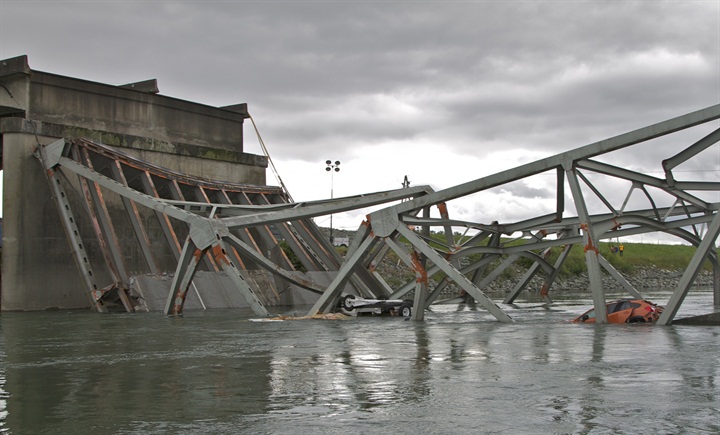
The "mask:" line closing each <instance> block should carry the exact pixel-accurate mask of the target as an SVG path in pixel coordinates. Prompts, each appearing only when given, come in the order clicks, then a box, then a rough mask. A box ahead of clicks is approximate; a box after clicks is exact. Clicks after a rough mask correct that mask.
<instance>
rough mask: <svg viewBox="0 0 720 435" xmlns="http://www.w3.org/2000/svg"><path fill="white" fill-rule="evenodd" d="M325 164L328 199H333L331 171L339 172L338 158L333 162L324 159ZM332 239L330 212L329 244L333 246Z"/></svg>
mask: <svg viewBox="0 0 720 435" xmlns="http://www.w3.org/2000/svg"><path fill="white" fill-rule="evenodd" d="M325 164H326V165H327V166H326V167H325V170H326V171H328V172H329V173H330V199H333V172H340V160H335V163H333V162H332V160H325ZM333 241H334V239H333V225H332V213H330V245H332V246H335V245H334V244H333Z"/></svg>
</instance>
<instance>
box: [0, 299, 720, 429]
mask: <svg viewBox="0 0 720 435" xmlns="http://www.w3.org/2000/svg"><path fill="white" fill-rule="evenodd" d="M517 306H518V309H517V310H516V312H514V313H513V317H514V318H515V319H516V323H515V324H510V325H508V324H501V323H499V322H497V321H495V320H494V318H492V316H491V315H489V314H487V313H486V312H485V311H483V310H481V309H478V310H477V311H471V310H467V309H464V310H460V311H458V310H457V307H456V306H447V307H438V308H434V309H433V311H432V312H430V313H428V315H427V316H426V321H425V322H422V323H420V322H405V321H402V320H401V319H398V318H363V319H355V320H350V321H342V322H333V321H290V322H267V323H254V322H248V321H247V320H248V318H249V316H252V314H251V313H248V314H240V315H238V312H237V311H227V312H215V313H186V316H185V317H183V318H171V319H168V318H166V317H164V316H161V315H154V314H148V315H133V316H128V315H109V316H98V315H96V314H93V313H3V314H2V316H0V327H1V328H2V336H1V337H0V339H1V340H2V341H1V342H0V344H2V346H1V347H0V362H1V363H2V364H1V365H0V432H2V431H4V432H13V433H75V434H82V433H131V434H132V433H138V434H139V433H181V432H182V433H213V434H217V433H304V432H311V431H312V432H337V431H339V430H343V431H350V432H358V431H362V432H364V433H386V432H387V430H388V428H393V430H397V431H400V432H413V431H417V432H439V433H464V432H477V431H478V429H479V426H478V422H482V426H481V428H482V431H483V432H503V433H507V432H524V431H528V430H531V431H532V432H537V433H593V432H601V433H612V432H627V431H629V430H635V429H638V430H642V428H648V427H652V428H653V430H655V431H658V428H660V432H662V431H665V432H667V433H671V432H683V431H684V430H689V431H698V432H702V431H705V432H711V433H712V432H718V431H720V422H718V421H717V418H716V414H717V403H718V402H719V401H720V386H719V384H720V383H719V382H718V378H719V376H720V372H719V369H718V368H717V360H716V359H717V355H718V354H720V328H718V327H690V326H670V327H653V326H651V325H643V324H637V325H574V324H569V323H567V320H569V319H572V318H573V317H575V315H576V313H578V312H582V311H584V309H585V307H584V306H580V305H577V304H569V303H568V304H566V305H563V303H557V304H554V305H553V306H550V307H541V306H537V305H536V304H532V303H523V302H522V301H521V302H519V303H518V304H517Z"/></svg>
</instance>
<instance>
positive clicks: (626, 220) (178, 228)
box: [37, 105, 720, 324]
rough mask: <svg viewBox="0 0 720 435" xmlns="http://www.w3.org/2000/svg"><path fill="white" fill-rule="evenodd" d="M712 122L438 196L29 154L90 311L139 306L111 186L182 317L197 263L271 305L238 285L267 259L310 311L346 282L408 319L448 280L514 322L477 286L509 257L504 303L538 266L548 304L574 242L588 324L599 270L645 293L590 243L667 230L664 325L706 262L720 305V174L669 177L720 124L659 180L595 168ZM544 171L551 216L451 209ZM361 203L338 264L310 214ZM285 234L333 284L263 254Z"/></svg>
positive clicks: (639, 137) (556, 159)
mask: <svg viewBox="0 0 720 435" xmlns="http://www.w3.org/2000/svg"><path fill="white" fill-rule="evenodd" d="M719 118H720V105H716V106H711V107H708V108H706V109H703V110H699V111H696V112H692V113H689V114H686V115H683V116H679V117H676V118H673V119H669V120H667V121H664V122H660V123H658V124H654V125H650V126H647V127H644V128H640V129H638V130H635V131H631V132H629V133H626V134H622V135H619V136H615V137H612V138H609V139H606V140H603V141H599V142H596V143H592V144H590V145H586V146H583V147H580V148H576V149H573V150H571V151H567V152H564V153H561V154H558V155H555V156H551V157H548V158H544V159H541V160H537V161H535V162H532V163H528V164H525V165H522V166H519V167H516V168H513V169H509V170H505V171H502V172H498V173H496V174H494V175H490V176H487V177H483V178H479V179H476V180H473V181H470V182H467V183H464V184H461V185H457V186H454V187H451V188H448V189H444V190H440V191H433V189H431V188H429V187H428V186H420V187H413V188H404V189H399V190H393V191H386V192H377V193H370V194H366V195H359V196H354V197H346V198H338V199H331V200H324V201H314V202H303V203H292V202H289V200H288V198H289V195H287V194H286V193H285V192H283V190H282V189H280V188H277V187H269V186H249V185H234V184H228V183H221V182H217V181H212V180H205V179H199V178H190V177H187V176H184V175H182V174H178V173H174V172H171V171H168V170H164V169H162V168H159V167H157V166H153V165H151V164H149V163H147V162H143V161H140V160H137V159H134V158H132V157H130V156H128V155H126V154H123V153H120V152H119V151H117V150H114V149H112V148H111V147H108V146H106V145H102V144H98V143H94V142H92V141H89V140H85V139H75V140H60V141H57V142H55V143H53V144H50V145H47V146H43V147H40V148H39V149H38V152H37V156H38V157H39V158H40V159H41V161H42V162H43V165H44V168H45V170H46V173H47V176H48V179H49V180H50V185H51V188H52V189H53V191H54V195H55V198H56V199H57V201H58V206H59V209H60V211H61V216H62V219H63V222H64V224H65V228H66V230H67V233H68V237H69V239H70V242H71V245H72V246H73V252H74V254H75V257H76V260H77V263H78V264H79V267H80V270H81V273H82V274H83V277H84V279H85V284H86V287H87V290H88V295H89V297H90V300H91V301H92V303H93V305H94V306H95V307H96V308H97V309H98V310H99V311H103V310H105V309H106V308H105V304H106V303H107V302H108V301H109V300H111V299H113V298H118V299H119V300H121V301H122V302H123V304H124V306H125V307H126V309H127V310H128V311H133V310H135V309H138V308H141V307H138V305H137V304H134V303H133V301H132V300H131V298H130V297H128V295H127V292H126V291H125V289H126V288H127V283H128V282H129V281H130V280H131V279H132V276H131V274H130V273H129V272H128V271H127V269H126V268H125V267H124V265H123V255H122V253H121V252H120V246H121V244H120V243H118V241H117V235H116V234H115V232H114V226H113V223H112V220H111V218H110V214H109V213H108V212H107V209H106V207H105V206H104V204H105V201H104V199H103V192H104V193H105V194H107V192H112V194H115V195H118V196H119V197H120V198H121V199H122V204H123V206H124V208H125V210H126V212H127V215H128V216H129V217H130V221H131V222H132V228H133V231H134V233H135V236H136V238H137V240H138V243H139V245H140V252H142V255H143V257H144V259H145V261H146V263H147V265H148V268H149V270H150V271H151V272H160V268H159V267H158V266H157V261H156V258H155V251H154V249H153V246H151V244H150V243H149V242H148V237H147V231H146V229H145V226H144V224H143V219H142V218H141V217H140V216H141V213H140V212H139V210H138V206H141V207H143V208H146V209H149V210H152V212H153V213H154V215H155V217H156V218H157V220H158V222H160V228H162V231H163V234H164V235H165V243H166V246H167V247H170V248H171V250H172V252H173V253H174V254H173V255H174V258H175V260H176V262H177V264H176V268H175V274H174V277H173V282H172V285H171V290H170V291H169V294H168V296H167V303H166V307H165V312H166V313H167V314H179V313H182V310H183V304H184V301H185V297H186V294H187V292H188V288H189V287H190V285H191V284H192V280H193V276H194V275H195V273H196V271H197V270H198V267H200V265H201V264H203V263H204V264H205V267H206V268H208V270H215V271H224V272H225V273H226V274H227V275H228V276H230V277H231V278H232V280H233V283H234V284H235V286H236V287H237V289H238V291H240V292H241V293H242V295H243V296H244V298H245V300H246V301H247V303H248V305H249V306H250V307H251V308H252V309H253V310H254V311H255V312H256V313H258V314H261V315H267V314H268V309H267V306H266V305H267V302H268V301H266V300H263V299H264V298H263V297H261V296H260V295H257V294H256V293H255V292H254V291H253V290H252V288H251V287H250V286H248V285H247V283H246V282H245V279H244V278H243V276H242V274H241V273H240V270H247V269H257V268H262V269H264V270H267V271H270V272H271V273H273V274H275V275H276V276H280V277H282V278H283V279H286V280H288V281H289V282H292V283H294V284H295V285H297V286H300V287H302V288H304V289H308V290H310V291H313V292H315V293H317V295H318V299H317V302H316V303H315V305H314V306H313V307H312V309H311V311H310V313H308V314H309V315H314V314H317V313H320V312H329V311H332V310H334V309H335V307H336V306H337V303H338V300H339V298H340V297H341V296H342V293H343V292H344V291H346V289H347V288H348V285H349V286H351V288H352V289H354V292H356V293H357V294H359V295H363V296H373V297H388V298H392V299H396V298H400V297H402V296H404V295H406V294H411V293H412V295H413V296H412V297H413V299H414V306H415V307H416V308H415V309H414V310H413V319H414V320H422V319H423V318H424V309H418V308H427V307H428V306H429V305H430V304H432V303H434V302H436V301H437V299H438V296H439V295H440V292H441V291H442V290H443V288H444V287H445V286H446V285H448V284H449V283H451V282H452V283H455V285H457V286H458V287H460V288H461V289H462V290H464V291H465V292H467V294H469V295H470V296H471V297H473V298H474V299H475V300H476V301H478V302H479V303H480V304H481V305H482V306H483V307H484V308H485V309H486V310H487V311H488V312H489V313H491V314H492V315H493V316H494V317H495V318H497V319H498V320H499V321H502V322H512V318H511V317H510V316H509V315H508V314H507V313H506V312H505V310H503V309H502V308H501V307H500V306H499V305H498V304H497V303H496V302H495V301H493V300H492V299H491V298H490V297H488V296H487V295H486V293H485V292H484V291H483V288H485V287H486V286H487V285H488V284H489V283H490V282H492V281H494V280H495V279H497V278H498V277H499V276H500V275H501V274H502V272H503V271H504V270H505V269H507V268H508V267H510V266H511V265H512V264H514V263H516V262H517V260H518V259H520V258H527V259H530V260H531V262H532V266H531V267H529V268H528V269H527V270H526V272H525V273H524V275H523V276H522V278H521V279H520V280H519V281H518V282H517V283H516V284H515V287H514V288H513V290H512V291H511V292H510V293H508V295H507V297H506V298H505V299H504V301H503V302H504V303H506V304H509V303H512V302H513V301H514V300H515V298H516V297H517V296H518V295H519V294H520V292H521V291H523V290H525V289H526V288H527V286H528V284H529V283H530V280H531V279H532V278H533V277H535V276H536V275H538V274H539V275H541V276H542V277H543V285H542V294H543V296H545V297H546V298H548V300H549V296H548V295H549V290H550V289H551V288H552V285H553V283H554V281H555V279H556V278H557V275H558V271H559V270H560V269H561V268H562V266H563V264H564V261H565V260H566V259H567V254H568V253H569V251H570V250H571V249H572V248H573V247H574V246H579V247H581V248H582V249H583V250H584V257H585V261H586V263H587V270H588V277H589V281H590V292H591V293H592V298H593V304H594V307H595V310H596V316H597V320H598V322H599V323H604V322H606V321H607V312H606V300H605V293H604V290H603V286H602V280H601V276H602V269H605V271H606V272H608V273H609V274H610V275H612V276H613V277H614V278H615V279H616V280H617V281H618V282H619V283H620V284H621V285H622V287H623V288H624V289H625V290H626V291H627V292H628V293H630V294H631V295H633V296H635V297H642V295H641V294H640V292H639V291H638V290H637V289H635V288H634V287H633V286H632V285H631V284H630V282H629V281H628V280H627V279H625V278H624V277H623V276H622V275H621V274H620V273H619V272H618V271H617V270H615V269H614V268H613V266H612V265H611V264H610V262H608V261H607V259H605V258H604V257H603V256H602V255H601V254H600V252H599V250H598V243H599V241H601V240H607V239H612V238H616V237H627V236H634V235H640V234H644V233H655V232H664V233H668V234H671V235H673V236H676V237H677V238H679V239H681V240H683V241H684V242H686V243H689V244H691V245H693V246H695V247H696V251H695V254H694V256H693V258H692V260H691V262H690V263H689V264H688V265H687V267H686V270H685V273H684V274H683V276H682V278H681V280H680V282H679V284H678V287H677V288H676V289H675V291H674V293H673V295H672V297H671V300H670V301H669V303H668V306H667V307H666V308H665V310H664V312H663V314H662V316H661V318H660V320H659V323H660V324H670V323H671V322H672V320H673V318H674V316H675V314H676V313H677V311H678V309H679V307H680V305H681V304H682V302H683V300H684V298H685V296H686V295H687V292H688V291H689V289H690V287H691V285H692V284H693V282H694V281H695V278H696V277H697V274H698V273H699V271H700V269H701V266H702V264H703V262H704V261H706V260H709V261H710V262H711V264H712V267H713V278H714V279H713V286H714V296H715V304H716V305H719V304H720V264H719V262H718V258H717V250H716V249H715V248H716V246H715V243H716V241H717V239H718V234H720V215H719V214H718V207H720V201H719V199H720V182H717V181H703V180H700V179H698V178H699V177H698V176H697V174H693V173H690V174H691V175H690V179H680V177H679V174H680V173H679V172H678V171H676V172H673V170H674V169H675V168H677V167H678V166H679V165H681V164H684V163H687V162H690V161H692V160H693V159H697V158H699V157H698V155H699V154H700V153H701V152H703V151H705V150H708V149H711V150H714V149H717V146H718V145H717V144H718V141H720V128H716V129H715V130H713V131H711V132H710V133H709V134H704V136H703V137H702V138H700V139H699V140H695V141H694V142H692V143H690V144H688V145H687V146H683V147H677V148H676V149H675V150H674V151H673V152H674V154H673V155H671V156H668V158H666V159H664V160H662V161H661V162H658V164H659V166H660V167H661V168H662V171H663V172H664V176H663V177H654V176H650V175H648V174H645V173H640V172H636V171H632V170H629V169H625V168H622V167H619V166H615V165H611V164H608V163H603V162H601V161H599V160H598V158H599V157H601V156H604V155H606V154H609V153H612V152H614V151H618V150H621V149H625V148H629V147H633V146H637V145H640V144H643V143H645V142H648V141H652V140H655V139H658V138H662V137H665V136H669V135H671V134H674V133H678V132H681V131H686V132H687V131H690V130H691V129H693V128H697V127H699V126H703V128H704V129H705V130H703V131H706V130H707V129H708V127H712V121H715V120H717V119H719ZM547 173H549V174H552V175H553V177H554V179H555V180H556V181H555V198H556V199H555V201H554V208H555V211H554V213H550V214H543V215H539V216H534V217H530V218H528V219H525V220H521V221H516V222H504V223H499V222H495V221H493V220H490V222H491V223H480V222H469V221H460V220H454V219H451V218H450V216H449V212H448V209H449V207H448V203H449V202H450V201H453V200H459V199H462V198H464V197H467V196H469V195H473V194H477V193H480V192H484V191H488V190H490V189H494V188H498V187H501V186H505V185H508V184H510V183H514V182H518V181H524V180H528V179H530V178H531V177H533V176H536V175H538V174H547ZM63 174H75V175H77V176H78V177H79V178H78V179H79V180H80V185H81V186H82V187H81V188H82V190H83V195H82V196H83V198H85V200H86V209H87V212H88V213H89V214H90V215H91V216H92V219H93V222H94V228H95V229H96V235H97V236H98V238H100V239H101V240H103V241H104V242H103V243H102V246H103V255H104V257H105V261H106V263H107V264H108V267H109V268H110V270H111V271H112V275H113V280H114V283H112V284H111V285H109V286H106V287H103V288H100V287H99V285H98V284H97V283H95V282H94V280H93V273H92V270H90V269H89V265H88V261H87V253H86V252H84V251H83V248H82V246H83V243H82V240H81V239H80V236H79V233H78V231H77V228H76V226H75V224H74V222H75V217H74V213H73V211H72V210H71V207H70V204H69V202H68V201H67V199H66V198H67V195H66V194H65V192H64V189H65V188H66V187H63V186H67V185H68V183H67V182H63V180H64V178H66V176H65V177H64V176H63ZM685 174H686V173H682V175H683V176H684V175H685ZM607 180H621V181H623V182H624V183H628V184H629V185H630V188H629V190H628V192H627V195H626V196H625V197H624V199H623V201H622V203H621V204H614V203H613V199H612V198H610V197H609V196H608V195H605V194H603V193H602V191H603V183H605V182H607ZM634 192H639V193H641V194H642V196H644V197H645V198H646V199H647V203H648V204H649V206H648V207H645V208H638V207H635V206H633V205H632V204H633V202H632V201H630V200H629V199H630V197H631V195H632V194H633V193H634ZM708 198H709V199H708ZM566 199H570V200H571V201H572V204H573V206H574V207H573V209H574V210H575V212H574V215H572V216H568V211H567V210H566V204H565V202H566ZM591 201H592V202H594V203H600V204H602V207H603V209H602V210H594V209H591V207H589V205H588V204H589V203H590V202H591ZM383 205H384V206H383ZM370 206H376V207H377V206H383V207H382V208H378V209H377V211H374V212H371V213H370V214H368V215H367V218H366V220H364V221H363V222H362V223H361V225H360V226H359V229H358V231H357V233H356V236H355V237H354V239H353V241H352V243H351V246H350V247H349V250H348V253H347V255H346V257H345V258H344V259H343V258H341V257H340V256H339V255H338V254H337V253H336V252H335V250H334V249H333V247H332V246H330V244H329V243H328V242H327V241H326V240H325V238H324V237H323V236H322V234H321V233H320V231H319V229H318V228H317V227H316V226H315V224H314V222H313V221H312V219H311V218H313V217H317V216H324V215H330V214H334V213H340V212H344V211H349V210H357V209H363V208H366V207H370ZM179 224H180V225H179ZM432 228H439V229H441V230H442V232H444V234H445V237H446V243H445V245H444V246H440V245H441V244H438V243H437V240H436V239H431V238H430V232H431V229H432ZM458 228H460V229H464V230H465V235H466V236H465V237H461V238H460V240H458V239H457V238H456V237H454V236H453V233H454V230H456V229H458ZM280 239H282V240H284V241H285V242H286V243H287V244H288V245H289V247H290V248H291V249H292V251H293V252H294V253H295V254H297V255H298V258H299V259H300V261H301V262H302V264H303V266H304V268H305V269H306V270H308V271H326V272H332V273H333V275H332V276H333V277H334V278H333V279H332V282H331V284H330V285H329V286H327V287H322V286H319V285H317V284H316V283H314V282H313V281H312V280H310V279H307V278H306V277H304V276H303V274H301V273H297V272H298V271H297V270H295V268H294V266H293V265H292V263H291V262H290V261H289V260H288V258H287V256H285V255H284V254H283V255H280V256H275V258H273V259H271V258H270V257H271V256H270V255H269V254H267V248H268V247H272V246H276V245H277V244H278V243H279V240H280ZM181 240H184V241H183V242H181ZM553 248H556V250H557V249H560V251H561V253H560V255H559V256H558V258H557V260H556V261H555V262H554V263H552V264H551V263H550V262H549V261H548V254H549V253H550V250H551V249H553ZM390 251H393V252H394V253H395V254H396V255H397V256H398V257H399V258H400V259H401V260H402V262H403V263H404V264H405V265H406V266H407V267H408V268H409V269H410V270H412V272H413V273H414V275H415V278H414V279H413V280H411V281H410V282H408V283H406V284H404V285H401V286H398V287H397V288H392V287H391V286H390V285H388V283H387V282H386V281H385V280H384V279H383V277H382V276H380V275H379V274H378V273H377V272H376V269H375V266H376V265H377V264H378V263H379V261H381V260H382V259H383V258H384V257H385V256H386V255H387V254H388V252H390ZM436 274H441V275H442V276H443V278H442V279H441V280H440V284H438V285H436V286H435V288H434V289H432V290H431V289H430V288H429V286H428V280H429V279H430V278H431V277H433V276H434V275H436Z"/></svg>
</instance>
